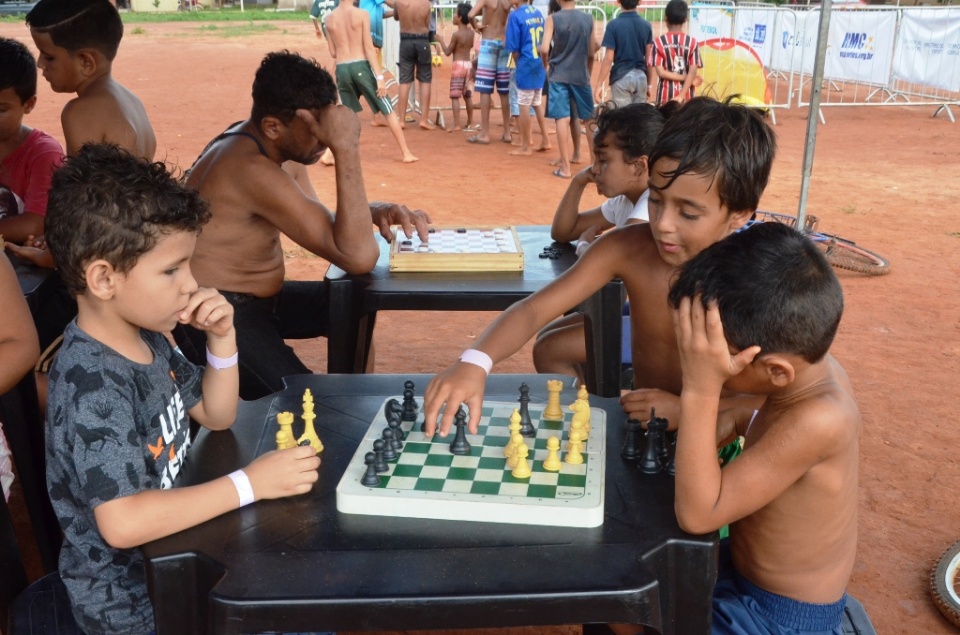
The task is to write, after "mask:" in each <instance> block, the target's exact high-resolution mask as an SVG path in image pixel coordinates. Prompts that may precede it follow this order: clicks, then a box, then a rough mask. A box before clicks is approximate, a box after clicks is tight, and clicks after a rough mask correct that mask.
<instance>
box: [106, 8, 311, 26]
mask: <svg viewBox="0 0 960 635" xmlns="http://www.w3.org/2000/svg"><path fill="white" fill-rule="evenodd" d="M120 15H121V17H122V18H123V23H124V24H143V23H150V22H264V21H271V20H305V19H306V18H307V16H308V15H309V14H308V13H307V12H306V11H277V10H276V9H274V8H273V7H260V6H256V5H254V6H249V5H248V6H245V7H244V10H243V11H240V6H239V4H238V5H234V6H232V7H224V8H222V9H204V10H202V11H177V12H171V13H134V12H132V11H125V12H123V13H121V14H120Z"/></svg>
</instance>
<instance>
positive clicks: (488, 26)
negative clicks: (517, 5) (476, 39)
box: [470, 0, 511, 39]
mask: <svg viewBox="0 0 960 635" xmlns="http://www.w3.org/2000/svg"><path fill="white" fill-rule="evenodd" d="M510 8H511V5H510V0H480V1H479V2H477V4H476V5H475V6H474V7H473V10H472V11H470V15H477V13H478V12H479V13H480V15H481V16H483V31H481V35H482V36H483V37H484V39H502V38H503V37H504V35H506V32H507V16H508V15H510Z"/></svg>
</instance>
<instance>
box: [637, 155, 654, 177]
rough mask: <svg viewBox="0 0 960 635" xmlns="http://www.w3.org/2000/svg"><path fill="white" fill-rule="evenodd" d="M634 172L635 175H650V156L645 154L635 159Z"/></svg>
mask: <svg viewBox="0 0 960 635" xmlns="http://www.w3.org/2000/svg"><path fill="white" fill-rule="evenodd" d="M633 174H634V176H649V175H650V157H648V156H647V155H645V154H644V155H642V156H640V157H639V158H637V159H634V160H633Z"/></svg>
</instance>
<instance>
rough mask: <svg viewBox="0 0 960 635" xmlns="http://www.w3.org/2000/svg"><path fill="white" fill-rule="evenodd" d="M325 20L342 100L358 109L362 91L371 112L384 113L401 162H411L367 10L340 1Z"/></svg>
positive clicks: (328, 45) (328, 42) (412, 159)
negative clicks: (398, 150) (391, 99)
mask: <svg viewBox="0 0 960 635" xmlns="http://www.w3.org/2000/svg"><path fill="white" fill-rule="evenodd" d="M325 24H326V25H327V48H329V49H330V56H331V57H332V58H333V59H335V60H336V61H337V90H339V91H340V101H341V103H343V105H344V106H346V107H347V108H349V109H350V110H352V111H353V112H360V110H361V106H360V95H363V97H364V99H366V100H367V105H369V106H370V110H372V111H373V114H374V115H376V114H377V113H378V112H379V113H383V115H384V117H385V118H386V120H387V127H388V128H390V133H391V134H392V135H393V138H394V139H395V140H396V141H397V145H398V146H400V152H401V153H402V154H403V162H404V163H413V162H414V161H416V160H417V157H415V156H413V154H412V153H411V152H410V149H409V148H407V140H406V139H405V138H404V136H403V130H402V129H401V128H400V121H399V120H398V119H397V115H396V113H395V112H393V106H392V105H391V104H390V100H389V99H388V98H387V88H386V84H385V83H384V80H383V67H381V66H380V60H379V59H378V58H379V56H378V55H377V50H376V49H375V48H374V47H373V39H372V38H371V37H370V14H369V13H367V12H366V11H364V10H363V9H358V8H357V7H355V6H354V5H353V3H352V2H341V3H340V4H339V5H338V6H337V8H336V9H334V10H333V11H331V12H330V13H329V14H328V15H327V19H326V23H325ZM374 69H376V71H374Z"/></svg>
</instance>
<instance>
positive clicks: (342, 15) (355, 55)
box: [324, 2, 373, 64]
mask: <svg viewBox="0 0 960 635" xmlns="http://www.w3.org/2000/svg"><path fill="white" fill-rule="evenodd" d="M369 21H370V14H369V13H367V12H366V11H364V10H363V9H358V8H357V7H355V6H353V5H352V4H350V3H349V2H341V3H340V4H339V5H337V8H336V9H335V10H333V11H331V12H330V13H328V14H327V18H326V20H325V21H324V25H325V26H326V27H327V39H328V40H329V43H330V44H331V47H330V53H331V54H332V55H334V57H335V58H336V60H337V63H338V64H343V63H345V62H355V61H358V60H363V59H366V55H365V53H364V49H363V43H364V22H366V23H367V27H366V32H367V33H369V32H370V26H369ZM368 37H369V36H368ZM372 45H373V40H372V39H371V46H372Z"/></svg>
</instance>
